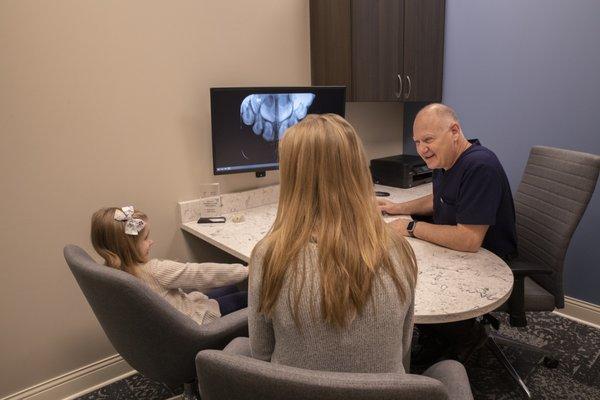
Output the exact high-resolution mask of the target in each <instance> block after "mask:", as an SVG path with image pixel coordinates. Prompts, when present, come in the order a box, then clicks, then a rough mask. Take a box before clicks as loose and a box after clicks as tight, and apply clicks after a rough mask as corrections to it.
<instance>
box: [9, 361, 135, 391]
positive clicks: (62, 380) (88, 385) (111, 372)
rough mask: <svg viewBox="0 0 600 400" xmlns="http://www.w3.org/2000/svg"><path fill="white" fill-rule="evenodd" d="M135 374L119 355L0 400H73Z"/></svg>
mask: <svg viewBox="0 0 600 400" xmlns="http://www.w3.org/2000/svg"><path fill="white" fill-rule="evenodd" d="M135 373H136V371H135V370H134V369H133V368H131V367H130V366H129V364H127V363H126V362H125V360H123V358H122V357H121V356H120V355H118V354H115V355H114V356H110V357H107V358H105V359H103V360H100V361H96V362H95V363H92V364H89V365H86V366H84V367H81V368H78V369H76V370H74V371H71V372H67V373H66V374H63V375H61V376H58V377H56V378H52V379H50V380H47V381H46V382H42V383H39V384H37V385H34V386H32V387H30V388H27V389H24V390H21V391H19V392H17V393H13V394H11V395H9V396H7V397H4V398H2V399H0V400H70V399H74V398H76V397H79V396H82V395H84V394H86V393H89V392H91V391H93V390H96V389H98V388H100V387H102V386H105V385H108V384H109V383H112V382H115V381H118V380H120V379H123V378H126V377H127V376H130V375H133V374H135Z"/></svg>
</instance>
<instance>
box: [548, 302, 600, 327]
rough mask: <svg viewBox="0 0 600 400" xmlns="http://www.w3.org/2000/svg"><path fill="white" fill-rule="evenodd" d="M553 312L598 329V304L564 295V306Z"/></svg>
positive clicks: (599, 320)
mask: <svg viewBox="0 0 600 400" xmlns="http://www.w3.org/2000/svg"><path fill="white" fill-rule="evenodd" d="M554 313H555V314H558V315H560V316H563V317H566V318H569V319H572V320H574V321H577V322H581V323H583V324H586V325H590V326H593V327H594V328H598V329H600V306H599V305H596V304H592V303H588V302H587V301H583V300H578V299H574V298H572V297H569V296H565V308H563V309H561V310H556V311H554Z"/></svg>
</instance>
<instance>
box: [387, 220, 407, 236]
mask: <svg viewBox="0 0 600 400" xmlns="http://www.w3.org/2000/svg"><path fill="white" fill-rule="evenodd" d="M410 221H411V220H410V219H406V218H398V219H395V220H393V221H392V222H390V223H389V225H390V226H391V227H392V229H393V230H395V231H396V232H398V233H399V234H401V235H402V236H410V235H409V234H408V231H407V230H406V227H407V225H408V223H409V222H410Z"/></svg>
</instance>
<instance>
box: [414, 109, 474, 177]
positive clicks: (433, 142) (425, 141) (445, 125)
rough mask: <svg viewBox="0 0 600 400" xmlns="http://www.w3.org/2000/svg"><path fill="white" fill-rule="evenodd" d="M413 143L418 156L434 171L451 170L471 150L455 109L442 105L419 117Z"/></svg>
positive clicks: (420, 112)
mask: <svg viewBox="0 0 600 400" xmlns="http://www.w3.org/2000/svg"><path fill="white" fill-rule="evenodd" d="M413 140H414V141H415V146H416V148H417V153H419V155H420V156H421V157H422V158H423V160H424V161H425V163H427V166H428V167H429V168H431V169H435V168H443V169H449V168H451V167H452V165H453V164H454V162H455V161H456V159H457V158H458V156H459V155H460V154H461V153H462V152H463V151H464V150H466V149H467V148H468V147H469V142H468V141H467V140H466V139H465V137H464V135H463V133H462V129H461V127H460V123H459V121H458V116H457V115H456V113H455V112H454V110H453V109H452V108H450V107H448V106H447V105H444V104H440V103H434V104H430V105H428V106H426V107H424V108H423V109H421V111H419V112H418V113H417V116H416V117H415V123H414V125H413Z"/></svg>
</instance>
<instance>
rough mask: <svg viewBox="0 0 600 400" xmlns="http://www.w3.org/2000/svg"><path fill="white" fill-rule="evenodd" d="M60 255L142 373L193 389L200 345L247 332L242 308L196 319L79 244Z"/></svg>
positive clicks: (217, 345)
mask: <svg viewBox="0 0 600 400" xmlns="http://www.w3.org/2000/svg"><path fill="white" fill-rule="evenodd" d="M64 256H65V259H66V261H67V264H68V265H69V267H70V268H71V272H73V275H74V276H75V279H76V280H77V283H78V284H79V286H80V288H81V290H82V291H83V294H84V295H85V297H86V299H87V301H88V303H89V304H90V306H91V307H92V310H93V311H94V314H95V315H96V318H98V321H99V322H100V325H101V326H102V329H104V332H105V333H106V336H108V338H109V340H110V342H111V343H112V345H113V346H114V347H115V349H116V350H117V351H118V352H119V354H120V355H121V356H122V357H123V358H124V359H125V361H127V362H128V363H129V365H131V366H132V367H133V368H135V369H136V370H138V371H139V372H140V373H142V374H143V375H144V376H146V377H148V378H151V379H155V380H158V381H161V382H163V383H165V384H166V385H167V386H169V387H171V388H176V387H179V386H181V385H184V387H185V390H186V392H185V393H184V395H185V396H186V397H187V398H190V397H192V398H193V395H194V393H193V392H195V389H196V385H195V380H196V368H195V364H194V358H195V356H196V354H197V353H198V352H199V351H200V350H204V349H222V348H223V347H225V345H227V343H229V342H230V341H231V340H232V339H233V338H235V337H238V336H240V335H247V334H248V315H247V310H246V309H243V310H239V311H236V312H234V313H231V314H229V315H226V316H224V317H222V318H219V319H218V320H216V321H215V322H212V323H210V324H206V325H198V324H197V323H196V322H194V321H193V320H192V319H191V318H189V317H188V316H186V315H184V314H183V313H181V312H179V311H178V310H176V309H175V308H174V307H173V306H171V305H170V304H169V303H168V302H167V301H166V300H164V299H163V298H162V297H160V296H159V295H158V294H157V293H155V292H153V291H152V290H151V289H150V288H149V287H147V286H146V285H145V284H144V283H143V282H141V281H140V280H138V279H136V278H135V277H133V276H131V275H129V274H128V273H126V272H122V271H118V270H116V269H113V268H107V267H105V266H102V265H99V264H97V263H96V262H95V261H94V260H92V259H91V258H90V256H89V255H88V254H87V253H86V252H85V251H84V250H82V249H81V248H79V247H77V246H74V245H68V246H66V247H65V248H64Z"/></svg>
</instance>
